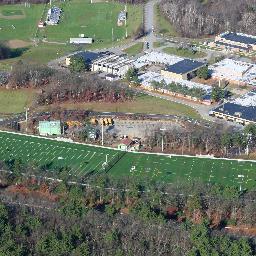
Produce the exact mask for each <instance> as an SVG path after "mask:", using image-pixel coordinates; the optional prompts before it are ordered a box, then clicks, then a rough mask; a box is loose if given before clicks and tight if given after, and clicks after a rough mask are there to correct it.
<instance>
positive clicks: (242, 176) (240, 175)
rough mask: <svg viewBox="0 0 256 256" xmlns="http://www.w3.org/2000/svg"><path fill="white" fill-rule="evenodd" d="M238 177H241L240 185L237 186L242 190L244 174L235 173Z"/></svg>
mask: <svg viewBox="0 0 256 256" xmlns="http://www.w3.org/2000/svg"><path fill="white" fill-rule="evenodd" d="M237 177H238V178H241V182H240V186H239V191H240V192H241V191H242V183H243V182H244V175H242V174H239V175H237Z"/></svg>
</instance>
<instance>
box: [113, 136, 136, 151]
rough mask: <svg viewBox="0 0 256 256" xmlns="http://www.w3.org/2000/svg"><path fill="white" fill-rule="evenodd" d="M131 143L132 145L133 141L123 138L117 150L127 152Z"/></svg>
mask: <svg viewBox="0 0 256 256" xmlns="http://www.w3.org/2000/svg"><path fill="white" fill-rule="evenodd" d="M132 143H133V141H132V140H131V139H129V138H124V139H122V140H121V142H120V143H119V144H118V146H117V149H119V150H123V151H129V149H130V147H131V146H132Z"/></svg>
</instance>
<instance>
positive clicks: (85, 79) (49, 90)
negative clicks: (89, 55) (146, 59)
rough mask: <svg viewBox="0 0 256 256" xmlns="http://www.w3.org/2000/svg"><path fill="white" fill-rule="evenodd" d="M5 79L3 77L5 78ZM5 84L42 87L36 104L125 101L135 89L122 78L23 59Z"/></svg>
mask: <svg viewBox="0 0 256 256" xmlns="http://www.w3.org/2000/svg"><path fill="white" fill-rule="evenodd" d="M2 80H3V79H2ZM4 81H5V85H6V84H7V86H8V87H13V88H17V89H19V88H38V89H40V90H41V93H40V94H39V95H38V98H37V100H36V104H39V105H48V104H53V103H62V102H66V101H70V102H92V101H102V102H123V101H127V100H132V99H133V97H134V92H133V90H131V89H129V88H127V87H126V86H124V85H122V84H121V83H120V82H109V81H106V80H103V79H101V78H99V77H97V76H91V75H87V74H86V73H84V74H82V75H81V74H77V73H70V74H69V73H64V72H56V71H55V70H53V69H51V68H49V67H47V66H42V65H31V64H26V63H23V62H21V61H19V62H18V63H16V64H15V65H14V66H13V69H12V71H11V73H10V75H9V78H8V81H7V82H6V80H4Z"/></svg>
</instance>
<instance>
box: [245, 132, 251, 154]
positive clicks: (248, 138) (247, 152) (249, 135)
mask: <svg viewBox="0 0 256 256" xmlns="http://www.w3.org/2000/svg"><path fill="white" fill-rule="evenodd" d="M250 141H251V133H248V134H247V144H246V155H249V144H250Z"/></svg>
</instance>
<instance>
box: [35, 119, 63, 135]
mask: <svg viewBox="0 0 256 256" xmlns="http://www.w3.org/2000/svg"><path fill="white" fill-rule="evenodd" d="M39 134H40V135H42V136H48V135H61V122H60V121H59V120H58V121H39Z"/></svg>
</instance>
